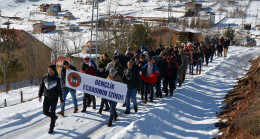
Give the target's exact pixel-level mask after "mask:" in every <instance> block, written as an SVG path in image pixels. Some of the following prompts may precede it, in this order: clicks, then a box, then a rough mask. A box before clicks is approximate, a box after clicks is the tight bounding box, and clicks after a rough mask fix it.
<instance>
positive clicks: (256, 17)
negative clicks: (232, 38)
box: [255, 9, 259, 30]
mask: <svg viewBox="0 0 260 139" xmlns="http://www.w3.org/2000/svg"><path fill="white" fill-rule="evenodd" d="M258 10H259V9H257V12H256V16H255V30H256V24H257V19H258Z"/></svg>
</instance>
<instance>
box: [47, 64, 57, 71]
mask: <svg viewBox="0 0 260 139" xmlns="http://www.w3.org/2000/svg"><path fill="white" fill-rule="evenodd" d="M49 68H51V69H52V70H53V71H57V70H56V65H50V66H49Z"/></svg>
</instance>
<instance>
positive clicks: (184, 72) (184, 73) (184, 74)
mask: <svg viewBox="0 0 260 139" xmlns="http://www.w3.org/2000/svg"><path fill="white" fill-rule="evenodd" d="M185 76H186V70H184V71H183V82H184V81H185Z"/></svg>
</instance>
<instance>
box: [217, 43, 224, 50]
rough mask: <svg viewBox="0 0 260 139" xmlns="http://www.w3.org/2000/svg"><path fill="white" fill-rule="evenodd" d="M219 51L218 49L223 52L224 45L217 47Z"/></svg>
mask: <svg viewBox="0 0 260 139" xmlns="http://www.w3.org/2000/svg"><path fill="white" fill-rule="evenodd" d="M217 49H218V51H219V52H223V45H222V44H221V45H219V44H218V45H217Z"/></svg>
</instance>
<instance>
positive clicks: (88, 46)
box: [81, 41, 101, 54]
mask: <svg viewBox="0 0 260 139" xmlns="http://www.w3.org/2000/svg"><path fill="white" fill-rule="evenodd" d="M96 44H97V52H99V50H100V47H101V45H100V44H101V42H99V41H98V42H96V41H93V42H92V45H93V47H94V48H92V49H90V41H88V42H87V43H86V45H84V46H82V51H81V52H82V53H83V54H86V53H90V52H91V53H92V54H95V53H96V50H95V48H96Z"/></svg>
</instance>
